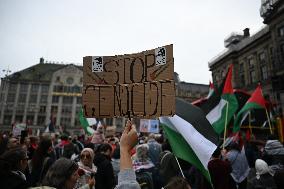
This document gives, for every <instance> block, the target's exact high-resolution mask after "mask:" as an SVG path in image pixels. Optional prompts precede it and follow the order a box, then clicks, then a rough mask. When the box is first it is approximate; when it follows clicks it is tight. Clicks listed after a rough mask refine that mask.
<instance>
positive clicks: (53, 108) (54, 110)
mask: <svg viewBox="0 0 284 189" xmlns="http://www.w3.org/2000/svg"><path fill="white" fill-rule="evenodd" d="M57 111H58V106H51V111H50V113H57Z"/></svg>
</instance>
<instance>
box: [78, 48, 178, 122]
mask: <svg viewBox="0 0 284 189" xmlns="http://www.w3.org/2000/svg"><path fill="white" fill-rule="evenodd" d="M83 64H84V65H83V92H82V93H83V94H82V96H83V108H84V114H85V117H88V118H89V117H96V118H107V117H120V116H127V115H128V114H129V113H130V115H131V117H144V118H154V117H159V116H171V115H174V113H175V82H174V62H173V45H167V46H163V47H159V48H156V49H152V50H147V51H144V52H141V53H136V54H126V55H117V56H87V57H84V58H83Z"/></svg>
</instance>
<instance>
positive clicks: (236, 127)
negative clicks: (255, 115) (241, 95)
mask: <svg viewBox="0 0 284 189" xmlns="http://www.w3.org/2000/svg"><path fill="white" fill-rule="evenodd" d="M252 109H264V108H263V106H261V105H259V104H258V103H256V102H248V103H246V104H245V105H244V107H243V108H242V109H241V110H240V111H239V113H238V115H237V118H236V120H235V123H234V128H233V132H238V131H239V130H240V127H241V121H242V118H243V116H244V115H245V114H246V113H247V112H248V111H250V110H252Z"/></svg>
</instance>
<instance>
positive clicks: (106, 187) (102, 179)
mask: <svg viewBox="0 0 284 189" xmlns="http://www.w3.org/2000/svg"><path fill="white" fill-rule="evenodd" d="M94 164H95V166H97V168H98V170H97V173H96V176H95V179H96V185H95V188H96V189H112V188H114V187H115V177H114V173H113V167H112V164H111V159H110V158H109V157H108V156H106V155H104V154H101V153H99V154H96V155H95V158H94Z"/></svg>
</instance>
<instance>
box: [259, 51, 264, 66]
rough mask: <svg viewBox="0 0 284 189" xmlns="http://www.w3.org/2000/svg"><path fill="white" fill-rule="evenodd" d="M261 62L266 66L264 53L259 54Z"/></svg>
mask: <svg viewBox="0 0 284 189" xmlns="http://www.w3.org/2000/svg"><path fill="white" fill-rule="evenodd" d="M259 62H260V63H261V64H264V63H265V53H264V52H262V53H260V54H259Z"/></svg>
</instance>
